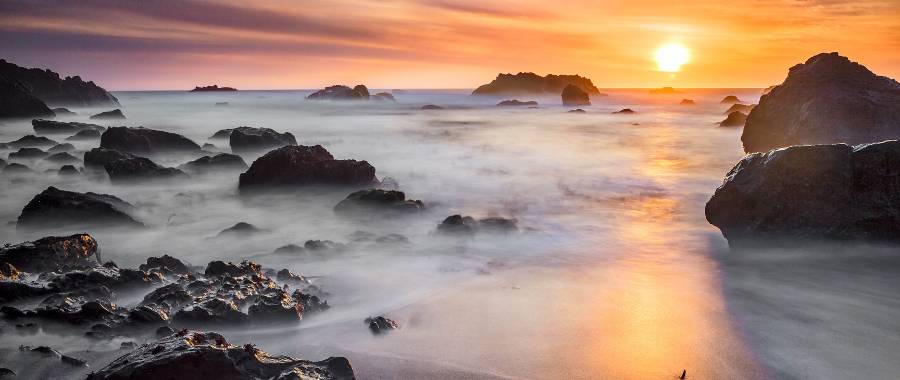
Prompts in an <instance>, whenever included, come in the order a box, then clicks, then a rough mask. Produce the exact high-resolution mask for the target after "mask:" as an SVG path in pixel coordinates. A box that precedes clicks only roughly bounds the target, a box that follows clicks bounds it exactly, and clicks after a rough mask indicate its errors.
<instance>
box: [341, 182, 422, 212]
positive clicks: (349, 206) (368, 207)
mask: <svg viewBox="0 0 900 380" xmlns="http://www.w3.org/2000/svg"><path fill="white" fill-rule="evenodd" d="M424 209H425V204H424V203H422V201H420V200H411V199H406V194H404V193H403V192H402V191H396V190H381V189H369V190H360V191H357V192H354V193H352V194H350V195H348V196H347V198H346V199H344V200H342V201H341V202H340V203H338V204H337V205H336V206H334V211H335V212H336V213H339V214H345V215H370V214H378V215H381V216H383V215H384V214H409V213H415V212H418V211H422V210H424Z"/></svg>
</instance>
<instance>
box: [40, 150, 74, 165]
mask: <svg viewBox="0 0 900 380" xmlns="http://www.w3.org/2000/svg"><path fill="white" fill-rule="evenodd" d="M44 161H50V162H53V163H57V164H77V163H81V160H79V159H78V157H75V156H73V155H71V154H69V152H62V153H56V154H53V155H50V156H49V157H47V158H45V159H44Z"/></svg>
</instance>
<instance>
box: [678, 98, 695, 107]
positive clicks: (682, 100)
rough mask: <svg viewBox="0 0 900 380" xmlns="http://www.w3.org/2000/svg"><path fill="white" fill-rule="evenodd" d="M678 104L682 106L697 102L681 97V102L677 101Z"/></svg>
mask: <svg viewBox="0 0 900 380" xmlns="http://www.w3.org/2000/svg"><path fill="white" fill-rule="evenodd" d="M678 104H680V105H682V106H693V105H696V104H697V103H695V102H694V101H693V100H691V99H681V103H678Z"/></svg>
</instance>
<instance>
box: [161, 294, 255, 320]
mask: <svg viewBox="0 0 900 380" xmlns="http://www.w3.org/2000/svg"><path fill="white" fill-rule="evenodd" d="M174 320H175V321H176V322H180V323H186V324H190V325H206V324H212V325H242V324H246V323H248V322H250V317H249V316H248V315H247V314H245V313H243V312H241V309H240V307H238V305H237V304H235V303H234V301H231V300H224V299H221V298H210V299H206V300H204V301H202V302H200V303H197V304H195V305H192V306H191V307H188V308H184V309H181V310H179V311H178V312H177V313H175V316H174Z"/></svg>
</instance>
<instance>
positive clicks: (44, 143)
mask: <svg viewBox="0 0 900 380" xmlns="http://www.w3.org/2000/svg"><path fill="white" fill-rule="evenodd" d="M56 144H59V143H58V142H56V141H53V140H51V139H48V138H46V137H43V136H35V135H27V136H23V137H21V138H19V139H18V140H13V141H10V142H8V143H6V145H8V146H10V147H13V148H25V147H28V148H49V147H51V146H54V145H56Z"/></svg>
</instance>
